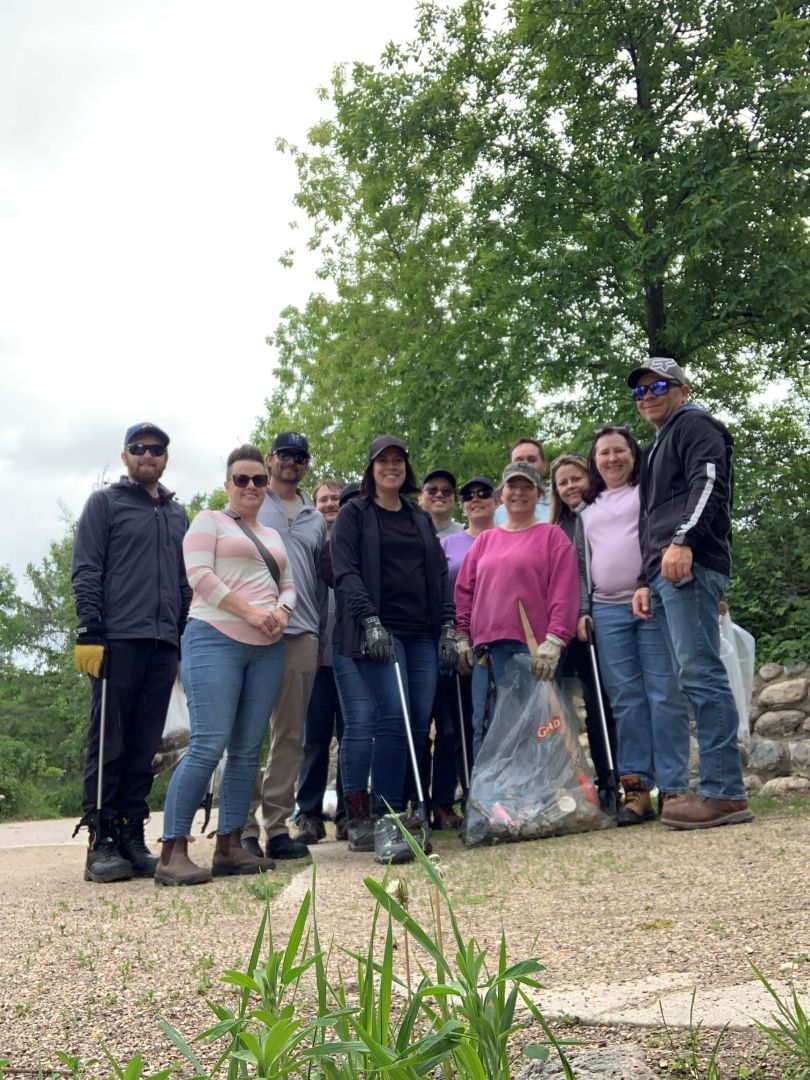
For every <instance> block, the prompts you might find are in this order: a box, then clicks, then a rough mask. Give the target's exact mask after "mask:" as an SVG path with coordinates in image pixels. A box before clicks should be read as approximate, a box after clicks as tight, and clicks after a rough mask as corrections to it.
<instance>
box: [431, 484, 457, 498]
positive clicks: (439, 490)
mask: <svg viewBox="0 0 810 1080" xmlns="http://www.w3.org/2000/svg"><path fill="white" fill-rule="evenodd" d="M425 492H426V493H427V494H428V495H444V496H446V497H447V498H451V497H452V496H453V495H454V494H455V492H454V491H453V489H452V488H451V487H439V486H438V485H437V484H427V485H426V486H425Z"/></svg>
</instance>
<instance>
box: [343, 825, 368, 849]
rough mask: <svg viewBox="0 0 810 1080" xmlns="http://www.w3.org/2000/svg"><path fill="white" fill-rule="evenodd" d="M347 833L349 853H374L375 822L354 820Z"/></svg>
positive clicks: (348, 826) (347, 828)
mask: <svg viewBox="0 0 810 1080" xmlns="http://www.w3.org/2000/svg"><path fill="white" fill-rule="evenodd" d="M346 832H347V836H346V839H347V840H348V841H349V851H374V822H373V821H372V820H371V818H353V819H352V820H351V821H349V823H348V825H347V827H346Z"/></svg>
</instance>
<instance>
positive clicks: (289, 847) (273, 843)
mask: <svg viewBox="0 0 810 1080" xmlns="http://www.w3.org/2000/svg"><path fill="white" fill-rule="evenodd" d="M242 846H243V847H244V840H243V841H242ZM267 858H268V859H308V858H309V848H308V847H307V845H306V844H302V843H301V841H300V840H293V838H292V837H291V836H290V834H289V833H285V832H283V833H279V834H278V836H273V837H271V838H270V839H269V840H268V841H267Z"/></svg>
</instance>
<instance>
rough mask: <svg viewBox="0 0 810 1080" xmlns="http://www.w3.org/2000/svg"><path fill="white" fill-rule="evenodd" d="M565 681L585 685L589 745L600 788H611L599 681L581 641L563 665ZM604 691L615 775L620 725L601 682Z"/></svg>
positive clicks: (589, 656)
mask: <svg viewBox="0 0 810 1080" xmlns="http://www.w3.org/2000/svg"><path fill="white" fill-rule="evenodd" d="M562 674H563V678H564V679H570V678H573V677H574V676H576V677H577V678H578V679H579V681H580V682H581V683H582V697H583V699H584V701H585V729H586V731H587V732H588V745H589V746H590V750H591V760H592V761H593V767H594V771H595V772H596V780H597V783H598V785H599V787H601V788H604V787H608V786H609V783H610V770H609V768H608V755H607V753H606V751H605V737H604V735H603V733H602V721H601V718H600V716H599V701H598V699H597V686H596V680H595V679H594V675H593V665H592V663H591V653H590V649H589V648H588V645H587V643H586V642H584V641H579V640H578V639H577V638H574V640H573V641H572V642H571V643H570V644H569V646H568V652H567V653H566V654H565V660H564V661H563V664H562ZM599 689H601V691H602V703H603V705H604V707H605V721H606V723H607V730H608V738H609V739H610V752H611V756H612V758H613V766H614V772H615V769H616V753H617V751H616V721H615V720H614V719H613V711H612V709H611V708H610V701H609V700H608V696H607V693H606V691H605V688H604V687H603V686H602V684H601V679H600V682H599Z"/></svg>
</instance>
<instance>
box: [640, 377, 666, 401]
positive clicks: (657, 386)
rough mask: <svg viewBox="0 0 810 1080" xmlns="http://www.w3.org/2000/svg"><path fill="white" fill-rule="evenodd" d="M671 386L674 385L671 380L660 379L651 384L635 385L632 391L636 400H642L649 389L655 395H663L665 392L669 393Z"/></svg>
mask: <svg viewBox="0 0 810 1080" xmlns="http://www.w3.org/2000/svg"><path fill="white" fill-rule="evenodd" d="M670 386H672V383H671V382H668V381H667V380H666V379H659V380H658V381H657V382H651V383H650V384H649V386H634V387H633V389H632V391H631V393H632V395H633V400H634V401H641V399H642V398H643V397H644V395H645V394H646V393H647V391H648V390H649V392H650V393H651V394H652V396H653V397H663V396H664V394H668V393H669V388H670Z"/></svg>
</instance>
